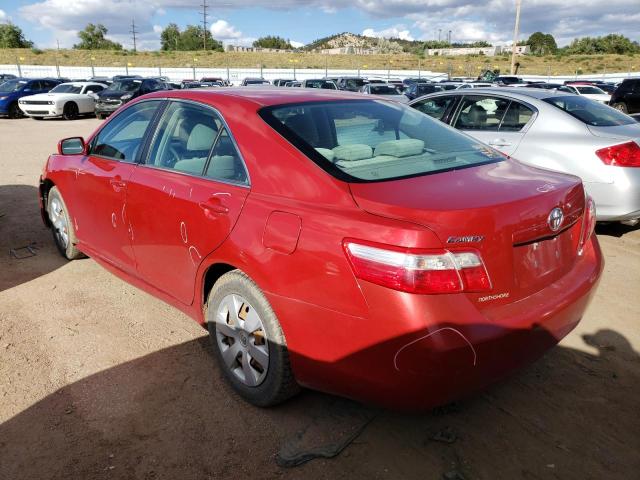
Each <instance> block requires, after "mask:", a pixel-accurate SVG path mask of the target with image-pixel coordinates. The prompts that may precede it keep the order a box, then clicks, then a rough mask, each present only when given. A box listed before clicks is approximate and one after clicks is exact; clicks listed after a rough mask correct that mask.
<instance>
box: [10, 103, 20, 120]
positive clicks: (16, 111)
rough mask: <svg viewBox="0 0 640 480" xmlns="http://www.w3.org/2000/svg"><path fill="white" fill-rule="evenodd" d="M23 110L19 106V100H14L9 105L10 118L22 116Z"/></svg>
mask: <svg viewBox="0 0 640 480" xmlns="http://www.w3.org/2000/svg"><path fill="white" fill-rule="evenodd" d="M22 117H23V115H22V110H20V107H19V106H18V102H13V103H12V104H11V105H9V118H22Z"/></svg>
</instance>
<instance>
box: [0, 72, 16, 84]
mask: <svg viewBox="0 0 640 480" xmlns="http://www.w3.org/2000/svg"><path fill="white" fill-rule="evenodd" d="M15 78H18V77H16V76H15V75H14V74H12V73H0V83H2V82H6V81H7V80H13V79H15Z"/></svg>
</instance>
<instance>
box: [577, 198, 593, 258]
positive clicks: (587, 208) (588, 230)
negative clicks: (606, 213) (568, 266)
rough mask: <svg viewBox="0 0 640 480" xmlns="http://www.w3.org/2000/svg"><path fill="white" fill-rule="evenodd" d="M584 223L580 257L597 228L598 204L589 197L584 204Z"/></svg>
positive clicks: (579, 251) (579, 247)
mask: <svg viewBox="0 0 640 480" xmlns="http://www.w3.org/2000/svg"><path fill="white" fill-rule="evenodd" d="M582 222H583V223H582V234H581V235H580V244H579V245H578V255H582V252H583V251H584V246H585V245H586V244H587V242H588V241H589V239H590V238H591V235H592V234H593V231H594V230H595V228H596V204H595V202H594V201H593V199H592V198H591V197H590V196H588V195H587V199H586V201H585V204H584V218H583V219H582Z"/></svg>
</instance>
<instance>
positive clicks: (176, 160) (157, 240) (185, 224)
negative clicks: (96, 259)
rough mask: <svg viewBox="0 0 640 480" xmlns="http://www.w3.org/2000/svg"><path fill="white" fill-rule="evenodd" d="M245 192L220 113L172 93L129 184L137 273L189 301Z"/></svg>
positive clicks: (246, 187) (245, 184)
mask: <svg viewBox="0 0 640 480" xmlns="http://www.w3.org/2000/svg"><path fill="white" fill-rule="evenodd" d="M248 193H249V181H248V175H247V172H246V169H245V167H244V163H243V161H242V159H241V157H240V154H239V153H238V150H237V148H236V145H235V143H234V141H233V139H232V138H231V136H230V132H229V130H228V128H227V127H226V126H225V124H224V122H223V120H222V118H221V116H220V115H219V114H218V113H217V112H216V111H215V110H214V109H212V108H210V107H208V106H204V105H201V104H196V103H193V102H186V101H178V100H174V101H170V102H169V105H168V107H167V108H166V110H165V111H164V113H163V115H162V118H161V119H160V121H159V123H158V127H157V129H156V132H155V135H154V139H153V141H152V143H151V145H150V147H149V153H148V155H147V161H146V163H145V164H142V165H140V166H139V167H138V168H137V169H136V170H135V172H134V174H133V176H132V178H131V180H130V186H129V190H128V197H127V214H128V218H129V219H130V220H131V224H132V227H131V228H132V238H133V250H134V252H135V257H136V261H137V271H138V275H139V276H140V277H141V278H142V279H144V280H145V281H146V282H147V283H149V284H151V285H153V286H154V287H156V288H158V289H159V290H161V291H163V292H165V293H167V294H169V295H171V296H172V297H174V298H175V299H177V300H179V301H180V302H182V303H184V304H187V305H188V304H190V303H192V301H193V295H194V285H195V274H196V272H197V270H198V267H199V266H200V263H201V261H202V260H203V258H205V257H206V256H207V255H208V254H209V253H211V252H212V251H214V250H215V249H216V248H217V247H218V246H219V245H220V244H221V243H222V242H223V241H224V240H225V238H227V236H228V235H229V233H230V232H231V230H232V229H233V227H234V225H235V223H236V221H237V219H238V216H239V215H240V211H241V210H242V206H243V205H244V201H245V199H246V197H247V195H248Z"/></svg>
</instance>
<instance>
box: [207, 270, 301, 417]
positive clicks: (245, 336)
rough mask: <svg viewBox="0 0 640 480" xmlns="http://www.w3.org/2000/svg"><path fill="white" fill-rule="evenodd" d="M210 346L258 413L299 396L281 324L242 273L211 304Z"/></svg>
mask: <svg viewBox="0 0 640 480" xmlns="http://www.w3.org/2000/svg"><path fill="white" fill-rule="evenodd" d="M207 324H208V328H209V334H210V338H211V342H212V343H213V347H214V350H215V352H216V357H217V358H218V362H219V364H220V367H221V368H222V371H223V373H224V376H225V377H226V379H227V381H229V383H230V384H231V386H232V387H233V389H234V390H235V391H236V392H237V393H238V394H239V395H240V396H241V397H243V398H244V399H245V400H247V401H248V402H250V403H252V404H254V405H257V406H259V407H268V406H272V405H276V404H278V403H281V402H283V401H284V400H286V399H288V398H289V397H291V396H292V395H294V394H296V393H297V392H298V391H299V387H298V384H297V383H296V382H295V379H294V377H293V372H292V370H291V365H290V363H289V352H288V350H287V345H286V341H285V338H284V334H283V333H282V329H281V327H280V323H279V322H278V319H277V317H276V315H275V313H274V312H273V310H272V308H271V306H270V305H269V302H268V301H267V299H266V297H265V296H264V294H263V293H262V292H261V291H260V289H259V288H258V286H257V285H256V284H255V283H254V282H253V281H252V280H251V279H250V278H249V277H248V276H247V275H245V274H244V273H243V272H241V271H240V270H233V271H231V272H228V273H226V274H224V275H223V276H222V277H220V279H219V280H218V281H217V282H216V284H215V285H214V286H213V288H212V290H211V292H210V294H209V299H208V301H207Z"/></svg>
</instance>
